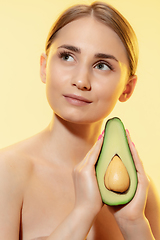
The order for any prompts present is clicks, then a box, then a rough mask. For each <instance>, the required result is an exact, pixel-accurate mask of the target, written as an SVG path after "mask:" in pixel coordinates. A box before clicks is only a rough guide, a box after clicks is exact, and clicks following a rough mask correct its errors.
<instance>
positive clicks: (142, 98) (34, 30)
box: [0, 0, 160, 193]
mask: <svg viewBox="0 0 160 240" xmlns="http://www.w3.org/2000/svg"><path fill="white" fill-rule="evenodd" d="M90 2H92V1H90V0H88V1H87V0H86V1H79V0H58V1H57V0H7V1H1V3H0V112H1V114H0V148H3V147H5V146H7V145H10V144H13V143H15V142H17V141H20V140H22V139H24V138H27V137H29V136H31V135H33V134H35V133H37V132H38V131H40V130H41V129H43V128H44V127H46V125H48V123H49V121H50V119H51V115H52V112H51V110H50V108H49V106H48V103H47V100H46V97H45V85H43V84H42V83H41V81H40V77H39V56H40V54H41V52H43V51H44V45H45V40H46V37H47V34H48V31H49V29H50V27H51V25H52V23H53V22H54V20H55V19H56V17H57V16H58V14H59V13H60V12H61V11H62V10H64V9H65V8H66V7H68V6H70V4H73V3H90ZM108 3H110V4H112V5H113V6H114V7H116V8H117V9H118V10H119V11H120V12H121V13H122V14H123V15H124V16H125V17H126V18H127V19H128V20H129V22H130V23H131V25H132V26H133V28H134V30H135V32H136V34H137V37H138V41H139V48H140V58H139V67H138V71H137V74H138V84H137V86H136V89H135V92H134V94H133V96H132V97H131V99H130V100H129V101H128V102H127V103H118V104H117V106H116V108H115V110H114V111H113V113H112V114H111V116H119V117H120V118H121V119H122V120H123V122H124V124H125V126H126V128H128V129H129V131H130V134H131V136H132V140H133V141H134V143H135V145H136V147H137V149H138V152H139V155H140V156H141V159H142V160H143V163H144V166H145V168H146V171H147V173H148V174H149V175H150V176H151V177H152V178H153V180H154V182H155V184H156V186H157V189H158V192H159V193H160V187H159V185H160V173H159V172H160V170H159V169H160V106H159V105H160V1H159V0H152V1H151V0H108ZM111 116H110V117H111Z"/></svg>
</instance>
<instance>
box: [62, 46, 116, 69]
mask: <svg viewBox="0 0 160 240" xmlns="http://www.w3.org/2000/svg"><path fill="white" fill-rule="evenodd" d="M58 56H59V58H63V57H66V56H70V57H72V58H74V57H73V56H72V54H71V53H70V52H67V51H65V50H64V51H62V52H59V54H58ZM98 64H105V65H106V66H107V67H109V69H110V70H111V71H114V67H113V66H112V65H111V64H110V63H109V62H106V61H102V60H101V61H98V62H97V63H95V64H94V65H95V66H97V65H98Z"/></svg>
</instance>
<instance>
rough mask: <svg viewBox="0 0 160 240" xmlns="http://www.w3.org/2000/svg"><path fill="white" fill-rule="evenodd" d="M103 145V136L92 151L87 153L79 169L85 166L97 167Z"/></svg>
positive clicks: (78, 166)
mask: <svg viewBox="0 0 160 240" xmlns="http://www.w3.org/2000/svg"><path fill="white" fill-rule="evenodd" d="M102 143H103V135H101V138H99V139H98V140H97V142H96V143H95V144H94V145H93V147H92V148H91V149H90V151H89V152H88V153H87V155H86V156H85V158H84V159H83V161H81V162H80V163H79V164H78V165H77V168H79V169H82V168H83V167H84V166H85V165H89V166H90V165H92V166H95V164H96V162H97V159H98V156H99V153H100V150H101V147H102Z"/></svg>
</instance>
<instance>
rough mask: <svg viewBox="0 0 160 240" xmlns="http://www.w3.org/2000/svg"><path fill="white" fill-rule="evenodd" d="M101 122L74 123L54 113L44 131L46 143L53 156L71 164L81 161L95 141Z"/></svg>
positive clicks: (99, 131)
mask: <svg viewBox="0 0 160 240" xmlns="http://www.w3.org/2000/svg"><path fill="white" fill-rule="evenodd" d="M102 122H103V121H99V122H96V123H91V124H76V123H71V122H67V121H65V120H63V119H61V118H59V117H58V116H56V115H54V116H53V119H52V121H51V123H50V125H49V126H48V128H47V131H46V138H45V139H46V144H47V146H48V147H49V149H48V150H49V151H50V152H52V156H53V158H54V159H55V158H56V159H57V160H58V161H65V162H66V163H67V165H68V164H69V162H70V164H71V165H72V166H73V165H75V164H77V163H78V162H79V161H81V160H82V159H83V158H84V157H85V155H86V154H87V152H88V151H89V150H90V149H91V147H92V146H93V145H94V143H95V142H96V141H97V139H98V136H99V134H100V133H101V127H102Z"/></svg>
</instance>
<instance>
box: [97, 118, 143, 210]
mask: <svg viewBox="0 0 160 240" xmlns="http://www.w3.org/2000/svg"><path fill="white" fill-rule="evenodd" d="M115 155H118V156H119V157H120V159H121V160H122V162H123V164H124V165H125V167H126V169H127V171H128V174H129V178H130V187H129V189H128V190H127V192H125V193H117V192H113V191H110V190H108V189H107V188H106V187H105V184H104V176H105V172H106V170H107V167H108V165H109V163H110V161H111V160H112V158H113V157H114V156H115ZM96 177H97V182H98V186H99V190H100V194H101V197H102V201H103V202H104V203H105V204H107V205H110V206H116V205H123V204H127V203H128V202H130V201H131V200H132V199H133V197H134V195H135V193H136V189H137V184H138V178H137V171H136V168H135V165H134V161H133V157H132V154H131V151H130V148H129V144H128V140H127V136H126V131H125V128H124V125H123V123H122V121H121V119H119V118H118V117H114V118H111V119H109V120H108V121H107V122H106V124H105V131H104V140H103V145H102V148H101V151H100V154H99V157H98V160H97V163H96Z"/></svg>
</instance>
